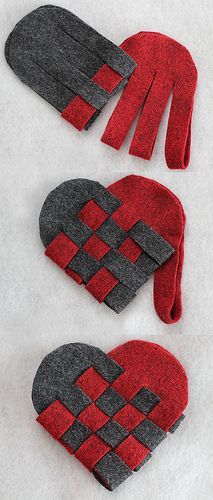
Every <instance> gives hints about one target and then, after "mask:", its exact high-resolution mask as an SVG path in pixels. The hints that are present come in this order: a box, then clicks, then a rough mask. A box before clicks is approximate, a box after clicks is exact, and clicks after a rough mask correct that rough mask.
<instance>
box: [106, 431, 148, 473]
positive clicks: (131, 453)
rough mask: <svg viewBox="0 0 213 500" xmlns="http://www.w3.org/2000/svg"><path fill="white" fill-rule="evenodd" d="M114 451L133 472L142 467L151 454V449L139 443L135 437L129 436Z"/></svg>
mask: <svg viewBox="0 0 213 500" xmlns="http://www.w3.org/2000/svg"><path fill="white" fill-rule="evenodd" d="M114 451H115V453H116V455H118V456H119V457H120V458H121V459H122V460H123V462H125V463H126V464H127V465H128V467H129V468H130V469H132V470H134V469H135V467H137V466H138V465H140V464H141V462H143V460H144V459H145V458H146V457H147V455H149V453H150V450H149V448H146V447H145V446H143V444H141V443H139V441H138V440H137V439H135V438H134V436H128V437H127V438H126V439H125V440H124V441H123V442H122V443H121V444H120V445H119V446H118V447H117V448H116V449H115V450H114Z"/></svg>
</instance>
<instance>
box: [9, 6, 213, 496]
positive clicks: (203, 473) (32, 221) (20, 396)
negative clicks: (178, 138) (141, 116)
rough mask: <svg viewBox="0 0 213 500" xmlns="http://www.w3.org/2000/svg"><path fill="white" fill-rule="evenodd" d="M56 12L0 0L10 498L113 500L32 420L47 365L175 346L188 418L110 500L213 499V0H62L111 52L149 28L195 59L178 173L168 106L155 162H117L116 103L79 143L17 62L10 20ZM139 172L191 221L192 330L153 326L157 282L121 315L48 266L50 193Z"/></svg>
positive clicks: (187, 324)
mask: <svg viewBox="0 0 213 500" xmlns="http://www.w3.org/2000/svg"><path fill="white" fill-rule="evenodd" d="M45 3H46V2H44V1H42V0H37V1H31V0H16V1H15V0H1V29H0V33H1V34H0V37H1V55H0V57H1V80H0V89H1V90H0V100H1V120H0V137H1V139H0V140H1V183H0V186H1V187H0V190H1V196H0V204H1V250H0V252H1V254H0V259H1V265H2V267H3V272H2V279H1V295H2V297H1V308H2V310H1V363H0V366H1V368H0V370H1V371H2V373H1V375H0V377H1V391H2V403H3V406H2V410H1V424H0V425H1V432H2V437H1V450H2V467H1V474H2V479H1V488H2V493H1V498H2V499H3V500H14V499H17V500H25V499H26V500H29V499H30V500H37V499H41V500H68V499H69V500H70V499H71V500H78V499H81V500H90V499H95V500H102V499H106V498H108V497H109V495H110V493H108V492H107V491H106V490H104V489H103V488H102V487H101V486H100V485H99V484H98V483H97V482H96V481H95V480H94V479H93V477H92V476H91V475H90V474H88V473H87V471H86V469H84V468H83V467H81V465H80V464H79V463H78V462H77V461H76V460H75V459H73V458H70V457H69V455H68V454H67V453H66V452H65V451H64V450H63V449H62V447H60V446H59V445H57V443H55V442H53V440H52V439H51V438H50V437H49V436H48V435H47V433H46V434H45V433H44V432H43V431H42V429H41V428H39V426H37V425H36V424H35V421H34V418H35V412H34V410H33V407H32V404H31V399H30V393H31V385H32V380H33V377H34V374H35V371H36V369H37V367H38V365H39V363H40V361H41V359H42V357H43V356H44V355H45V354H46V353H47V352H49V351H51V350H53V349H54V348H56V347H57V346H59V345H60V344H63V343H66V342H72V341H82V342H88V343H91V344H94V345H97V346H99V347H100V348H102V349H103V350H105V351H106V352H107V351H108V350H110V349H112V348H113V347H114V346H116V345H118V344H120V343H123V342H125V341H126V340H129V339H133V338H139V339H143V338H146V339H148V340H152V341H155V342H159V343H160V344H161V345H163V346H164V347H165V348H168V349H170V350H171V352H172V353H173V354H175V355H176V356H177V357H178V359H179V360H180V361H181V362H182V363H183V365H184V367H185V369H186V371H187V373H188V377H189V385H190V403H189V407H188V410H187V411H186V415H187V419H185V421H184V423H183V424H182V426H181V427H180V428H179V430H178V431H177V433H176V434H175V435H174V437H173V438H172V437H171V438H169V439H168V440H166V442H165V443H163V444H162V445H161V446H160V447H159V448H158V449H157V450H156V452H155V453H154V454H153V458H152V460H151V462H149V464H147V466H146V467H145V468H144V470H142V471H140V472H139V473H138V474H135V477H134V478H133V479H130V480H129V481H128V482H126V483H124V484H123V485H122V486H121V487H120V488H119V489H118V490H117V491H116V492H114V493H113V497H114V498H116V499H121V498H122V499H123V498H125V499H128V500H131V499H134V500H139V499H141V498H144V499H145V500H149V499H150V500H153V499H154V500H165V499H169V500H198V499H199V500H210V499H211V498H212V490H211V484H210V481H211V474H212V466H213V461H212V445H213V443H212V442H211V436H212V434H213V432H212V431H213V425H212V410H213V408H212V403H213V400H212V357H213V339H212V336H211V335H212V322H213V321H212V320H213V306H212V282H213V269H212V253H213V252H212V248H213V230H212V222H211V214H212V208H213V204H212V183H213V173H212V143H213V141H212V132H213V119H212V76H213V58H212V48H213V33H212V15H213V3H212V0H203V1H202V2H197V1H196V0H188V1H187V2H185V0H173V1H172V2H169V1H168V0H150V1H148V0H147V1H145V2H141V0H132V1H131V2H129V1H127V0H116V1H115V0H107V1H102V0H99V1H97V0H73V1H71V0H61V1H60V0H59V1H58V2H54V1H52V3H55V4H58V5H61V6H64V7H66V8H68V9H69V10H72V11H73V12H74V13H76V14H77V15H79V16H80V17H81V18H82V19H83V20H85V21H86V22H88V23H89V24H91V25H92V26H93V27H94V28H96V29H97V30H99V31H100V32H101V33H102V34H104V35H105V36H107V37H109V38H110V39H111V40H112V41H114V42H115V43H118V44H119V43H120V42H121V41H122V40H123V39H124V38H126V37H127V36H130V35H132V34H134V33H137V32H138V31H140V30H147V31H149V30H150V31H159V32H162V33H165V34H167V35H169V36H171V37H173V38H175V39H176V40H178V41H179V42H181V43H182V44H183V45H186V47H187V48H188V49H189V50H190V52H191V54H192V56H193V58H194V60H195V63H196V65H197V68H198V71H199V81H198V88H197V93H196V99H195V110H194V120H193V131H192V132H193V137H192V154H191V163H190V166H189V168H188V169H187V171H185V172H181V171H179V172H171V171H169V170H168V168H167V167H166V164H165V160H164V155H163V148H164V140H165V132H166V124H167V117H168V109H167V111H166V113H165V116H164V119H163V123H162V124H161V127H160V131H159V134H158V138H157V141H156V145H155V149H154V153H153V157H152V160H151V161H150V162H146V161H143V160H140V159H138V158H134V157H131V156H129V155H128V143H129V141H130V137H129V140H128V141H127V144H126V145H125V146H124V147H123V148H122V150H121V151H120V152H119V153H117V152H116V151H114V150H112V149H111V148H108V147H107V146H105V145H103V144H101V142H100V141H99V139H100V137H101V134H102V132H103V130H104V128H105V125H106V122H107V118H108V117H109V116H110V114H111V111H112V109H113V107H114V105H115V102H116V98H114V99H113V100H112V101H111V102H110V103H109V105H108V106H107V108H106V109H105V111H104V112H103V114H102V116H101V117H100V118H99V119H98V120H97V121H96V122H95V124H94V125H93V127H92V128H91V129H90V131H89V132H88V133H79V132H77V131H76V130H75V129H74V128H72V127H71V126H70V125H69V124H68V123H66V122H65V121H64V120H63V119H61V118H60V115H59V114H58V113H57V112H56V111H55V110H54V109H53V108H52V107H51V106H50V105H48V104H47V103H46V102H45V101H43V100H42V99H41V98H40V97H39V96H37V95H36V94H35V93H34V92H33V91H31V90H30V89H29V88H28V87H26V86H25V85H24V84H22V83H21V82H20V81H19V80H18V79H17V78H16V77H15V75H14V74H13V73H12V71H11V70H10V68H9V67H8V66H7V64H6V61H5V59H4V56H3V46H4V41H5V40H6V38H7V36H8V34H9V32H10V31H11V30H12V28H13V26H14V24H15V23H16V22H17V21H18V20H19V19H21V17H23V16H24V15H25V14H26V13H28V12H29V11H30V10H32V9H33V8H35V7H38V6H39V5H41V4H45ZM129 173H135V174H142V175H145V176H147V177H151V178H154V179H155V180H157V181H159V182H161V183H162V184H165V185H166V186H167V187H168V188H170V189H171V190H172V191H173V192H174V193H175V194H176V195H177V196H178V197H179V198H180V200H181V201H182V203H183V206H184V208H185V212H186V215H187V226H186V240H185V266H184V273H183V286H182V290H183V305H184V314H183V318H182V320H181V321H180V322H179V323H178V324H176V325H172V326H167V325H165V324H163V323H162V322H161V321H160V320H159V319H158V317H157V315H156V313H155V311H154V308H153V302H152V280H150V281H149V282H148V284H147V285H145V286H144V287H143V288H142V289H141V290H140V291H139V293H138V295H137V298H136V299H135V300H134V301H133V302H132V304H131V305H130V306H129V307H128V308H127V309H126V310H125V311H124V312H123V313H122V314H121V315H120V316H116V315H115V314H113V313H112V312H111V311H110V310H109V309H108V308H106V307H104V305H103V306H99V305H98V303H96V301H95V300H94V299H92V297H90V295H89V294H88V293H86V292H84V290H82V289H81V287H78V286H77V285H75V283H74V282H72V281H71V280H69V279H68V278H66V277H65V275H64V273H62V272H61V271H60V270H59V269H58V268H57V267H56V266H54V265H53V264H52V263H51V262H50V261H48V259H46V258H45V257H44V249H43V246H42V243H41V242H40V239H39V233H38V216H39V211H40V208H41V205H42V203H43V201H44V198H45V197H46V195H47V193H48V192H49V191H50V190H51V189H53V188H54V187H55V186H56V185H57V184H59V183H60V182H62V181H64V180H66V179H69V178H72V177H76V176H78V177H89V178H91V179H97V180H98V181H100V182H101V183H102V184H103V185H108V184H110V183H112V182H113V181H115V180H117V179H119V178H120V177H123V176H125V175H127V174H129Z"/></svg>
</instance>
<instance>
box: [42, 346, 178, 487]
mask: <svg viewBox="0 0 213 500" xmlns="http://www.w3.org/2000/svg"><path fill="white" fill-rule="evenodd" d="M74 360H75V361H74ZM102 361H103V363H102ZM103 373H104V376H103ZM94 384H95V385H94ZM115 387H116V388H115ZM119 389H120V391H119ZM78 393H79V400H78V397H76V395H78ZM124 393H125V395H126V399H125V398H124ZM135 393H136V394H135ZM134 394H135V395H134ZM132 395H134V397H132ZM90 398H91V399H90ZM32 399H33V404H34V407H35V409H36V411H37V412H38V414H39V415H38V417H37V421H38V422H39V423H40V424H41V425H42V426H43V427H44V429H45V430H46V431H48V432H49V433H50V434H51V436H52V437H53V438H54V439H56V440H57V441H58V442H59V443H60V444H62V445H63V446H64V447H65V448H66V449H67V451H68V452H69V453H70V454H75V457H76V458H77V459H78V460H79V461H80V462H82V463H83V464H84V465H85V467H86V468H87V469H88V470H89V471H90V472H93V474H94V476H95V477H96V479H98V481H99V482H101V484H103V485H104V486H105V487H106V488H107V489H109V490H110V491H113V490H114V489H115V488H116V487H117V486H119V485H120V484H121V483H122V482H123V481H124V480H125V479H127V477H129V476H130V475H131V474H132V471H137V470H139V468H141V467H142V465H144V463H145V462H146V461H147V460H148V459H149V458H150V455H151V453H150V452H151V451H153V450H154V449H155V448H156V447H157V446H158V445H159V444H160V443H161V442H162V441H163V440H164V439H165V438H166V436H167V432H168V431H169V432H172V433H174V432H175V430H176V428H177V426H178V425H177V422H178V424H179V423H180V422H181V420H182V419H183V411H184V410H185V407H186V405H187V401H188V383H187V377H186V373H185V372H184V369H183V367H182V366H181V365H180V363H179V362H178V361H177V360H176V358H174V356H172V354H170V353H169V352H168V351H166V350H165V349H163V348H162V347H160V346H158V345H157V344H152V343H149V342H144V341H129V342H127V343H125V344H123V345H121V346H119V347H117V348H115V349H114V350H113V351H111V352H110V353H109V354H108V355H105V354H104V353H102V352H101V351H100V349H97V348H95V347H92V346H90V345H85V344H80V343H79V344H68V345H64V346H61V347H59V348H58V349H56V350H55V351H53V352H52V353H50V354H48V355H47V356H46V357H45V358H44V359H43V361H42V363H41V364H40V366H39V368H38V370H37V373H36V376H35V379H34V382H33V390H32ZM82 406H83V407H82Z"/></svg>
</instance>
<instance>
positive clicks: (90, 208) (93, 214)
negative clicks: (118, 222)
mask: <svg viewBox="0 0 213 500" xmlns="http://www.w3.org/2000/svg"><path fill="white" fill-rule="evenodd" d="M78 217H79V219H81V221H82V222H84V224H86V225H87V226H89V227H90V228H91V229H92V230H93V231H96V230H97V229H98V228H99V227H100V226H101V224H103V222H104V221H105V220H106V219H107V217H108V215H107V213H106V212H105V211H104V210H103V209H102V208H101V207H100V206H99V205H98V204H97V203H96V202H95V200H91V201H89V202H88V203H86V205H84V207H83V208H82V209H81V211H80V212H79V213H78Z"/></svg>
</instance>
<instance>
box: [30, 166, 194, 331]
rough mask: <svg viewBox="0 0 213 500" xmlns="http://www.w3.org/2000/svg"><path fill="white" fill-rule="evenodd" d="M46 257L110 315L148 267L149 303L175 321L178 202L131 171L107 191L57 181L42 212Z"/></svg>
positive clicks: (180, 234)
mask: <svg viewBox="0 0 213 500" xmlns="http://www.w3.org/2000/svg"><path fill="white" fill-rule="evenodd" d="M39 223H40V236H41V240H42V242H43V244H44V246H45V248H46V250H45V254H46V255H47V256H48V257H49V258H50V259H51V260H53V262H55V263H56V264H57V265H58V266H59V267H60V268H61V269H63V270H64V271H65V272H66V274H67V275H68V276H70V277H71V278H73V279H74V280H75V281H76V282H77V283H78V284H79V285H80V284H84V285H85V288H86V290H87V291H88V292H89V293H90V294H92V295H93V297H94V298H95V299H96V300H98V302H99V303H102V302H104V303H105V304H106V305H107V306H108V307H110V308H111V309H112V310H114V311H115V312H116V313H120V312H121V311H122V310H123V309H124V308H125V307H126V306H127V305H128V304H129V303H130V302H131V301H132V300H133V298H134V297H135V295H136V292H137V290H138V289H139V288H140V287H141V286H142V285H143V284H144V283H145V282H146V281H147V279H148V278H149V276H150V275H151V274H152V273H153V272H154V273H155V276H154V304H155V309H156V311H157V314H158V315H159V317H160V318H161V319H162V321H164V322H165V323H173V322H176V321H178V320H179V319H180V317H181V313H182V305H181V274H182V265H183V239H184V225H185V216H184V212H183V208H182V206H181V203H180V201H179V200H178V199H177V198H176V196H175V195H174V194H173V193H171V191H169V190H168V189H167V188H165V187H163V186H162V185H160V184H158V183H157V182H155V181H152V180H150V179H146V178H145V177H139V176H134V175H130V176H127V177H125V178H124V179H121V180H120V181H118V182H115V183H114V184H112V185H111V186H109V187H108V188H107V189H105V188H104V187H103V186H101V184H99V183H98V182H95V181H91V180H87V179H73V180H70V181H66V182H63V183H62V184H60V185H59V186H58V187H56V188H55V189H54V190H53V191H51V192H50V193H49V195H48V196H47V198H46V200H45V202H44V204H43V207H42V210H41V213H40V219H39Z"/></svg>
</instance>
